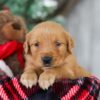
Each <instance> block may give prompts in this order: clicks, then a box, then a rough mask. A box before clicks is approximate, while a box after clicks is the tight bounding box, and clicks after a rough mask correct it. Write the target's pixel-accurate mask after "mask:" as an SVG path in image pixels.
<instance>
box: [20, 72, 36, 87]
mask: <svg viewBox="0 0 100 100" xmlns="http://www.w3.org/2000/svg"><path fill="white" fill-rule="evenodd" d="M20 82H21V83H22V84H23V85H24V86H26V87H27V88H28V87H29V88H31V87H32V86H33V85H36V84H37V75H36V73H23V74H22V75H21V78H20Z"/></svg>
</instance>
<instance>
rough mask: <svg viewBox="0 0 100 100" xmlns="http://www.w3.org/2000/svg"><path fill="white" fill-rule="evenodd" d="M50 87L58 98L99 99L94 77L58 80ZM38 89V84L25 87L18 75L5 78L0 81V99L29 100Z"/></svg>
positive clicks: (64, 99) (69, 99) (98, 82)
mask: <svg viewBox="0 0 100 100" xmlns="http://www.w3.org/2000/svg"><path fill="white" fill-rule="evenodd" d="M50 89H51V90H52V91H53V92H54V93H55V94H56V95H57V96H58V97H59V98H60V99H59V100H97V99H98V100H100V98H98V97H99V92H100V81H99V80H98V79H97V78H95V77H91V78H89V77H84V78H79V79H75V80H69V79H66V80H60V81H58V82H55V83H54V85H53V86H52V87H50ZM40 90H41V89H40V88H39V86H38V85H37V86H34V87H32V88H31V89H27V88H26V87H24V86H23V85H22V84H21V83H20V82H19V78H18V77H14V78H12V79H10V78H6V79H5V80H3V81H0V100H23V99H24V100H30V99H29V98H30V96H31V95H34V94H35V93H37V92H38V91H40ZM32 100H34V99H32ZM38 100H39V99H38ZM46 100H48V99H46ZM57 100H58V99H57Z"/></svg>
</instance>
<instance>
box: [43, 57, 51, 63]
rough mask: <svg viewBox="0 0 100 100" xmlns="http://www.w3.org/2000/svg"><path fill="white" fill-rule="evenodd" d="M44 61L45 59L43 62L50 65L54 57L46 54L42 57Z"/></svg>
mask: <svg viewBox="0 0 100 100" xmlns="http://www.w3.org/2000/svg"><path fill="white" fill-rule="evenodd" d="M42 61H43V64H44V65H48V64H50V63H51V61H52V57H50V56H45V57H43V58H42Z"/></svg>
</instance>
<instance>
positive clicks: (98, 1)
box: [65, 0, 100, 78]
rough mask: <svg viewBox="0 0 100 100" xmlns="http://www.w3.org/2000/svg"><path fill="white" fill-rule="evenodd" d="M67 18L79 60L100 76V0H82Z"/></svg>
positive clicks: (67, 24)
mask: <svg viewBox="0 0 100 100" xmlns="http://www.w3.org/2000/svg"><path fill="white" fill-rule="evenodd" d="M65 18H66V27H67V28H68V31H69V32H70V33H71V35H72V36H73V38H74V40H75V49H74V52H75V55H76V57H77V60H78V62H79V63H80V65H81V66H83V67H85V68H86V69H87V70H89V71H91V72H92V73H93V74H94V75H96V76H97V77H98V78H100V0H80V2H79V3H78V4H77V5H76V6H75V7H74V9H73V10H72V11H71V13H70V14H69V15H65Z"/></svg>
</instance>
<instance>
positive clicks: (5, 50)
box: [0, 41, 24, 68]
mask: <svg viewBox="0 0 100 100" xmlns="http://www.w3.org/2000/svg"><path fill="white" fill-rule="evenodd" d="M14 53H16V54H17V58H18V61H19V62H20V64H21V67H22V68H23V67H24V59H23V56H22V55H23V43H20V42H17V41H9V42H7V43H5V44H1V45H0V59H5V58H7V57H9V56H10V55H12V54H14Z"/></svg>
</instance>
